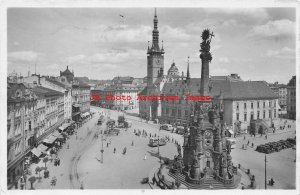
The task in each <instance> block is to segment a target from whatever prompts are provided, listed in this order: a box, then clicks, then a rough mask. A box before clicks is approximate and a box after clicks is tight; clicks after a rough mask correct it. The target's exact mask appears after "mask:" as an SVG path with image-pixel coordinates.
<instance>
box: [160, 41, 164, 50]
mask: <svg viewBox="0 0 300 195" xmlns="http://www.w3.org/2000/svg"><path fill="white" fill-rule="evenodd" d="M161 49H162V50H163V49H164V40H161Z"/></svg>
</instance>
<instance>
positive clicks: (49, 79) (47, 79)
mask: <svg viewBox="0 0 300 195" xmlns="http://www.w3.org/2000/svg"><path fill="white" fill-rule="evenodd" d="M45 79H46V81H48V82H51V83H53V84H55V85H58V86H60V87H64V88H66V85H65V84H63V83H61V82H59V81H57V80H54V79H51V78H48V77H45Z"/></svg>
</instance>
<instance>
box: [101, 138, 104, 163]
mask: <svg viewBox="0 0 300 195" xmlns="http://www.w3.org/2000/svg"><path fill="white" fill-rule="evenodd" d="M101 142H102V146H101V163H103V152H104V150H103V135H102V137H101Z"/></svg>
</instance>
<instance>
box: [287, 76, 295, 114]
mask: <svg viewBox="0 0 300 195" xmlns="http://www.w3.org/2000/svg"><path fill="white" fill-rule="evenodd" d="M296 109H297V108H296V76H293V77H292V78H291V80H290V81H289V83H288V84H287V117H288V118H289V119H293V120H296Z"/></svg>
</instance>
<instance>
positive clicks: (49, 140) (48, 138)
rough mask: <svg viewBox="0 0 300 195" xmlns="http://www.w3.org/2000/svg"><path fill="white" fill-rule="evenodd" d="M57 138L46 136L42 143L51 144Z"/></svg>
mask: <svg viewBox="0 0 300 195" xmlns="http://www.w3.org/2000/svg"><path fill="white" fill-rule="evenodd" d="M56 139H57V137H55V136H53V135H51V136H49V137H47V138H46V139H44V141H43V142H44V143H47V144H53V142H54V141H55V140H56Z"/></svg>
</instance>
